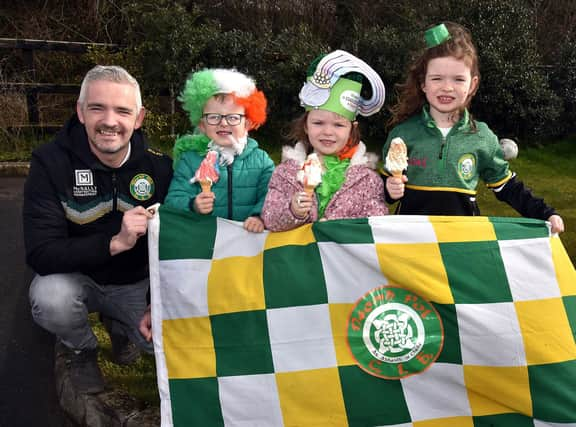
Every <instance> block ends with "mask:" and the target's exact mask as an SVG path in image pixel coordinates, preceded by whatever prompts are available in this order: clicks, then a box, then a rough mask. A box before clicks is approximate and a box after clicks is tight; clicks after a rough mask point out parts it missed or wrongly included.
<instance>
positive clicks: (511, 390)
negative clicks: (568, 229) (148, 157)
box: [149, 207, 576, 427]
mask: <svg viewBox="0 0 576 427" xmlns="http://www.w3.org/2000/svg"><path fill="white" fill-rule="evenodd" d="M149 244H150V268H151V291H152V320H153V336H154V347H155V353H156V362H157V370H158V385H159V390H160V397H161V412H162V426H163V427H167V426H185V427H190V426H202V427H204V426H206V427H208V426H209V427H217V426H250V427H253V426H265V427H276V426H286V427H288V426H290V427H295V426H313V427H347V426H350V427H360V426H362V427H365V426H395V427H400V426H401V427H408V426H414V427H475V426H501V427H516V426H517V427H525V426H531V427H544V426H550V427H560V426H576V392H574V387H575V384H576V344H575V338H574V337H575V335H574V334H575V331H576V272H575V270H574V267H573V265H572V264H571V262H570V259H569V258H568V256H567V255H566V252H565V250H564V248H563V246H562V243H561V241H560V239H559V238H558V237H551V236H550V233H549V229H548V226H547V225H546V223H545V222H542V221H537V220H530V219H523V218H486V217H424V216H386V217H374V218H367V219H355V220H340V221H326V222H318V223H315V224H313V225H307V226H303V227H300V228H298V229H295V230H292V231H289V232H284V233H268V232H265V233H261V234H256V233H249V232H247V231H245V230H244V229H243V228H242V224H241V223H238V222H233V221H228V220H223V219H217V218H213V217H206V218H199V216H195V215H192V214H187V213H185V212H176V211H173V210H170V209H168V208H166V207H161V208H160V209H159V210H158V212H157V215H156V216H155V218H154V219H153V220H152V221H151V223H150V228H149Z"/></svg>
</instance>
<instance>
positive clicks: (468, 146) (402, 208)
mask: <svg viewBox="0 0 576 427" xmlns="http://www.w3.org/2000/svg"><path fill="white" fill-rule="evenodd" d="M474 123H475V125H476V126H475V128H473V127H472V126H471V120H470V116H469V114H468V112H467V111H465V113H464V114H463V117H462V118H461V119H460V121H459V122H458V123H456V124H455V125H454V126H453V127H452V129H450V132H449V133H448V134H447V135H446V136H445V137H444V136H443V135H442V132H440V130H439V129H438V127H437V126H436V123H435V122H434V120H433V118H432V117H431V116H430V114H429V111H428V106H426V107H424V108H423V110H422V113H421V114H415V115H413V116H412V117H410V118H409V119H408V120H406V121H405V122H403V123H400V124H399V125H398V126H396V127H395V128H394V129H392V131H391V132H390V134H389V135H388V139H387V141H386V144H385V145H384V148H383V158H385V157H386V154H387V152H388V147H389V146H390V141H392V139H393V138H396V137H400V138H402V139H403V140H404V142H405V143H406V147H407V149H408V168H407V170H406V171H405V173H406V175H407V177H408V182H407V183H406V191H405V193H404V197H403V198H402V199H401V200H400V203H399V205H398V208H397V210H396V213H399V214H412V215H465V216H468V215H479V214H480V211H479V209H478V206H477V204H476V193H477V188H478V184H479V182H480V180H482V181H483V182H484V183H485V184H486V185H487V186H488V187H489V188H491V189H492V190H494V192H495V195H496V197H497V198H498V199H499V200H502V201H505V202H507V203H508V204H509V205H510V206H512V207H513V208H514V209H516V210H517V211H518V212H519V213H520V214H521V215H523V216H526V217H530V218H538V219H548V218H549V217H550V215H553V214H555V211H554V209H552V208H550V207H549V206H547V205H546V204H545V203H544V202H543V200H542V199H538V198H536V197H534V196H533V195H532V193H531V192H530V190H529V189H527V188H526V187H525V186H524V184H523V183H522V182H521V181H519V180H518V179H516V175H515V174H514V173H512V172H511V171H510V167H509V164H508V162H507V161H506V160H504V154H503V152H502V149H501V148H500V144H499V143H498V137H497V136H496V135H495V134H494V133H493V132H492V131H491V130H490V128H489V127H488V126H487V125H486V124H485V123H483V122H478V121H475V122H474ZM383 173H384V175H389V172H388V171H385V170H384V171H383Z"/></svg>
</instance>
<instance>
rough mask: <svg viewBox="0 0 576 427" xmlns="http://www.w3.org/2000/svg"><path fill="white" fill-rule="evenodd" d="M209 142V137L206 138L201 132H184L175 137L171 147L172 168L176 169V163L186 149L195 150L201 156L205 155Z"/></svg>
mask: <svg viewBox="0 0 576 427" xmlns="http://www.w3.org/2000/svg"><path fill="white" fill-rule="evenodd" d="M209 143H210V138H208V137H207V136H206V135H205V134H203V133H194V134H192V135H191V134H186V135H183V136H181V137H179V138H178V139H176V143H175V144H174V148H173V149H172V157H173V159H174V161H173V163H172V165H173V167H174V169H176V165H177V164H178V162H179V161H180V158H181V157H182V154H183V153H185V152H186V151H190V150H193V151H196V152H197V153H198V154H200V155H201V156H204V155H206V153H207V152H208V144H209Z"/></svg>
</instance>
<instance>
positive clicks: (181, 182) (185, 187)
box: [165, 69, 274, 233]
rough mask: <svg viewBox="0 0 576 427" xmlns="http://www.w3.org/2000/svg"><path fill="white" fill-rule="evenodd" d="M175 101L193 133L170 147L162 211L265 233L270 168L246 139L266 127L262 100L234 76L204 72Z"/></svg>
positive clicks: (227, 72) (250, 85)
mask: <svg viewBox="0 0 576 427" xmlns="http://www.w3.org/2000/svg"><path fill="white" fill-rule="evenodd" d="M179 100H180V101H182V105H183V108H184V110H185V111H187V112H188V116H189V118H190V122H191V123H192V125H193V126H195V129H194V131H193V133H192V134H187V135H184V136H182V137H180V138H178V139H177V140H176V144H175V145H174V151H173V155H174V178H173V179H172V182H171V184H170V188H169V190H168V196H167V197H166V201H165V203H166V205H168V206H172V207H175V208H178V209H184V210H191V211H193V212H197V213H199V214H204V215H215V216H218V217H222V218H228V219H232V220H235V221H244V228H245V229H246V230H248V231H251V232H255V233H260V232H262V231H264V223H263V222H262V220H261V219H260V211H261V209H262V204H263V203H264V198H265V197H266V192H267V190H268V182H269V181H270V177H271V176H272V172H273V170H274V162H273V161H272V159H270V157H269V156H268V154H267V153H266V152H265V151H264V150H262V149H260V148H258V143H257V142H256V141H255V140H254V139H252V138H250V137H248V131H250V130H252V129H256V128H258V127H260V126H261V125H262V124H263V123H264V122H265V121H266V105H267V101H266V98H265V96H264V94H263V93H262V92H261V91H259V90H258V89H257V88H256V85H255V83H254V80H252V79H251V78H250V77H248V76H246V75H245V74H242V73H240V72H238V71H236V70H233V69H205V70H202V71H198V72H196V73H194V74H192V75H191V76H190V78H189V79H188V80H187V81H186V85H185V88H184V90H183V91H182V93H181V95H180V98H179ZM207 183H208V184H209V185H208V186H206V184H207Z"/></svg>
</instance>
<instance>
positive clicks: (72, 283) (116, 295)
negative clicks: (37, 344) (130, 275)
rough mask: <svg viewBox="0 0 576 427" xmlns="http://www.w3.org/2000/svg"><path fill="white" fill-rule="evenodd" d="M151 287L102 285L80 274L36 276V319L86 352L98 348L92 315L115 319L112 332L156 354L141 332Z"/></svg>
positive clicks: (142, 284)
mask: <svg viewBox="0 0 576 427" xmlns="http://www.w3.org/2000/svg"><path fill="white" fill-rule="evenodd" d="M148 287H149V280H148V279H145V280H142V281H140V282H137V283H134V284H129V285H106V286H101V285H98V284H97V283H96V282H94V281H93V280H92V279H91V278H90V277H88V276H85V275H83V274H80V273H66V274H50V275H47V276H40V275H36V277H34V280H32V283H31V285H30V294H29V296H30V304H31V305H32V317H33V318H34V321H35V322H36V323H38V324H39V325H40V326H42V327H43V328H44V329H46V330H48V331H50V332H52V333H53V334H54V335H56V336H57V337H58V338H59V339H60V340H61V341H62V343H63V344H64V345H66V346H67V347H69V348H72V349H74V350H85V349H94V348H96V347H97V346H98V340H97V339H96V336H95V335H94V333H93V332H92V328H91V327H90V325H89V323H88V314H89V313H93V312H99V313H101V314H102V315H104V316H106V317H109V318H110V319H112V331H111V332H113V333H117V334H120V335H126V336H127V337H128V338H129V339H130V341H132V342H133V343H135V344H136V345H138V347H139V348H141V349H142V350H144V351H146V352H148V353H152V352H153V347H152V344H151V343H148V342H146V340H144V338H143V337H142V335H141V334H140V332H139V331H138V324H139V323H140V319H141V318H142V315H143V314H144V310H145V309H146V306H147V303H146V293H147V291H148Z"/></svg>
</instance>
